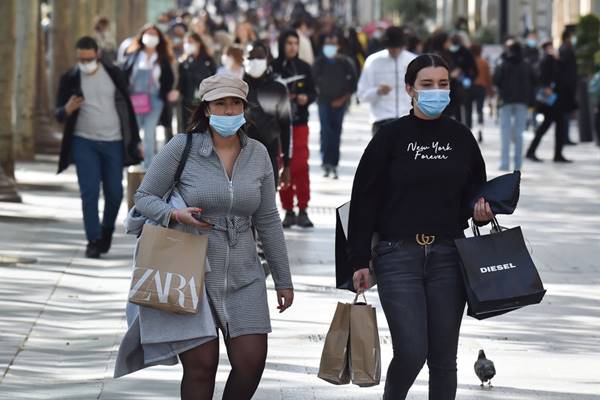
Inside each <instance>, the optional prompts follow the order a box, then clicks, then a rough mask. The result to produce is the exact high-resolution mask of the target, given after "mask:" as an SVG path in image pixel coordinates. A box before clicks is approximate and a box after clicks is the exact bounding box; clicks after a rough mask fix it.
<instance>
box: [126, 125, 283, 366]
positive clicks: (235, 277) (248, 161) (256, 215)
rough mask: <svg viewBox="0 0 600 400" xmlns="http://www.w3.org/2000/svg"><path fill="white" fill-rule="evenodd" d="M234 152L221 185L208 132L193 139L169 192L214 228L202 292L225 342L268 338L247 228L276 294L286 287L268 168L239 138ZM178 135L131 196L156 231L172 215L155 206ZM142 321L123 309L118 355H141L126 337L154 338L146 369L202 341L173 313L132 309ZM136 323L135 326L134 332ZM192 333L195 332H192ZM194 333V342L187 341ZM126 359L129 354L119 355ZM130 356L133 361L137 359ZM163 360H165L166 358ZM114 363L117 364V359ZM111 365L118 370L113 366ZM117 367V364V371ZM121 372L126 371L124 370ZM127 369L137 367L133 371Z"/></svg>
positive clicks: (191, 323) (253, 144)
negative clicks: (125, 317)
mask: <svg viewBox="0 0 600 400" xmlns="http://www.w3.org/2000/svg"><path fill="white" fill-rule="evenodd" d="M240 141H241V144H242V149H241V151H240V154H239V156H238V158H237V159H236V161H235V164H234V167H233V174H232V177H231V179H229V177H228V175H227V173H226V171H225V168H224V167H223V164H222V163H221V161H220V159H219V157H218V156H217V153H216V152H215V151H214V150H213V141H212V137H211V135H210V134H209V133H199V134H193V140H192V147H191V151H190V154H189V158H188V160H187V162H186V165H185V168H184V170H183V172H182V175H181V179H180V183H179V185H178V186H177V188H176V190H177V191H178V193H179V194H180V195H181V197H182V198H183V200H184V201H185V203H186V204H187V205H188V207H199V208H202V210H203V216H204V217H206V218H208V219H210V220H211V222H213V223H215V227H214V228H213V229H211V230H209V231H207V232H204V233H208V235H209V239H208V254H207V256H208V262H209V265H210V271H209V272H207V273H206V280H205V287H206V292H207V294H208V301H209V305H210V308H211V310H212V313H213V317H214V321H215V324H216V327H217V328H219V329H220V330H221V331H222V332H223V334H224V335H225V336H229V337H231V338H234V337H237V336H241V335H247V334H263V333H269V332H271V323H270V318H269V310H268V306H267V293H266V284H265V273H264V270H263V268H262V265H261V262H260V259H259V257H258V255H257V253H256V243H255V240H254V237H253V234H252V229H251V225H254V227H255V228H256V230H257V232H258V235H259V237H260V239H261V240H262V243H263V248H264V252H265V257H266V259H267V262H268V264H269V267H270V269H271V272H272V276H273V280H274V282H275V288H276V289H286V288H292V280H291V274H290V269H289V262H288V256H287V249H286V245H285V239H284V235H283V229H282V226H281V220H280V218H279V212H278V210H277V206H276V203H275V185H274V179H273V167H272V166H271V161H270V158H269V155H268V153H267V150H266V148H265V147H264V146H263V145H262V144H261V143H259V142H258V141H256V140H254V139H250V138H248V137H247V136H245V135H243V134H241V135H240ZM185 142H186V138H185V134H179V135H176V136H175V137H174V138H173V139H172V140H171V141H169V142H168V143H167V144H166V145H165V147H164V148H163V149H162V150H161V151H160V152H159V153H158V154H157V155H156V156H155V157H154V158H153V160H152V165H151V166H150V168H149V169H148V171H147V172H146V175H145V177H144V180H143V182H142V184H141V185H140V188H139V189H138V191H137V192H136V194H135V207H136V209H137V211H138V212H140V213H141V214H143V215H144V216H146V217H148V218H149V219H151V220H153V221H156V222H158V223H159V224H161V225H162V226H169V221H170V217H171V213H172V212H173V210H174V209H175V208H174V207H173V206H172V205H171V204H168V203H166V202H165V201H164V200H163V197H164V195H165V194H166V193H167V192H168V191H169V190H170V189H171V187H172V184H173V179H174V175H175V171H176V170H177V166H178V165H179V161H180V158H181V155H182V153H183V149H184V147H185ZM139 309H140V310H139V313H140V316H144V315H143V314H144V313H143V312H142V311H146V313H145V316H144V318H143V319H140V320H139V321H135V318H131V317H132V316H131V315H129V309H128V323H129V325H130V327H129V329H130V330H132V329H134V330H138V331H140V332H141V335H140V334H139V332H133V333H132V332H129V331H128V332H127V334H126V336H125V339H124V340H123V342H122V344H121V348H120V350H119V353H122V352H123V353H131V349H133V348H135V347H136V348H137V349H138V352H139V350H143V348H144V346H143V342H144V340H141V342H142V343H141V344H140V343H137V344H136V343H126V339H127V337H130V338H137V337H140V336H142V337H143V336H144V332H156V335H159V336H160V335H162V337H163V339H164V340H166V341H168V342H167V343H165V342H164V341H163V342H161V338H160V337H147V335H146V337H145V341H146V342H152V343H159V344H161V345H163V347H156V346H154V347H153V348H152V349H150V348H148V350H152V352H153V353H156V349H157V348H159V349H160V348H164V349H165V351H164V355H161V354H158V355H157V354H153V355H152V360H149V359H148V358H147V357H143V358H145V359H146V362H147V363H148V364H150V362H151V363H152V364H155V363H160V361H161V359H163V360H164V361H166V362H164V363H167V364H172V363H173V361H175V362H176V360H173V356H174V355H175V354H176V353H179V352H181V351H184V350H186V349H187V348H190V347H193V345H194V344H196V345H199V344H201V343H202V341H198V342H194V339H195V338H202V337H205V335H206V333H205V328H206V327H202V326H199V325H198V324H199V323H200V322H198V323H196V322H195V321H201V318H200V317H199V316H198V315H176V314H171V313H168V312H165V311H159V310H151V312H148V311H150V309H148V308H146V307H139ZM136 324H137V326H136ZM195 330H197V332H195ZM195 335H197V336H195ZM124 357H126V358H129V359H133V358H134V355H133V354H124ZM136 357H137V358H138V359H139V357H140V355H139V354H137V355H136ZM167 359H169V360H167ZM117 363H118V364H119V360H118V361H117ZM117 367H119V365H117ZM121 367H124V366H121ZM121 369H122V371H121V373H118V374H117V373H116V374H115V375H123V374H125V373H129V372H131V366H128V367H126V368H125V370H127V371H125V370H123V368H121ZM135 369H139V367H136V368H135Z"/></svg>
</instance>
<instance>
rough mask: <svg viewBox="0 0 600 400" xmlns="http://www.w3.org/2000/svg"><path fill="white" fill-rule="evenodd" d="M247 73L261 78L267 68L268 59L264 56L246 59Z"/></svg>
mask: <svg viewBox="0 0 600 400" xmlns="http://www.w3.org/2000/svg"><path fill="white" fill-rule="evenodd" d="M244 68H245V69H246V73H247V74H248V75H250V76H251V77H253V78H260V77H261V76H263V74H264V73H265V71H266V70H267V60H265V59H264V58H255V59H252V60H246V62H245V63H244Z"/></svg>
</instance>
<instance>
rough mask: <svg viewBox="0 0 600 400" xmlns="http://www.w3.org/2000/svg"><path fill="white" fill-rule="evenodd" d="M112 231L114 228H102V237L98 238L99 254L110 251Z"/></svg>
mask: <svg viewBox="0 0 600 400" xmlns="http://www.w3.org/2000/svg"><path fill="white" fill-rule="evenodd" d="M114 231H115V228H112V229H107V228H104V227H102V236H100V240H98V249H99V250H100V253H101V254H105V253H108V250H110V245H111V244H112V236H113V232H114Z"/></svg>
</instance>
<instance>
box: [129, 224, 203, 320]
mask: <svg viewBox="0 0 600 400" xmlns="http://www.w3.org/2000/svg"><path fill="white" fill-rule="evenodd" d="M138 246H139V247H138V251H137V255H136V259H135V269H134V271H133V277H132V279H131V288H130V291H129V301H130V302H132V303H135V304H139V305H143V306H147V307H152V308H157V309H160V310H164V311H170V312H175V313H181V314H195V313H197V312H198V304H199V302H200V301H201V299H202V292H203V291H204V272H205V268H206V251H207V248H208V236H207V235H192V234H189V233H185V232H180V231H177V230H174V229H168V228H163V227H161V226H156V225H151V224H145V225H144V227H143V230H142V236H141V237H140V239H139V244H138Z"/></svg>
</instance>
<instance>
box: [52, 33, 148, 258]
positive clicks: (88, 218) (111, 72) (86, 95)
mask: <svg viewBox="0 0 600 400" xmlns="http://www.w3.org/2000/svg"><path fill="white" fill-rule="evenodd" d="M76 50H77V60H78V65H77V66H75V67H73V68H71V69H70V70H69V71H67V72H65V73H64V74H63V75H62V77H61V78H60V84H59V88H58V95H57V99H56V110H55V116H56V119H57V120H58V121H59V122H64V124H65V128H64V132H63V139H62V144H61V152H60V160H59V162H58V173H60V172H62V171H63V170H65V169H66V168H67V167H68V166H69V164H71V163H72V162H74V163H75V166H76V167H77V180H78V182H79V190H80V193H81V201H82V206H83V221H84V226H85V234H86V237H87V240H88V245H87V249H86V252H85V254H86V256H87V257H90V258H99V257H100V254H101V253H106V252H108V250H109V249H110V245H111V241H112V234H113V231H114V228H115V220H116V218H117V214H118V212H119V207H120V205H121V200H122V199H123V185H122V183H121V181H122V178H123V167H124V166H127V165H133V164H138V163H139V162H140V161H141V160H142V157H141V154H140V149H139V144H140V137H139V131H138V126H137V123H136V120H135V114H134V112H133V107H132V105H131V101H130V99H129V93H128V90H127V86H128V85H127V81H126V79H125V77H124V76H123V75H122V72H121V71H120V70H119V69H118V68H117V67H115V66H113V65H109V64H105V63H104V62H102V61H101V60H99V54H98V45H97V43H96V41H95V40H94V39H93V38H91V37H82V38H81V39H79V40H78V41H77V44H76ZM101 183H102V188H103V192H104V200H105V202H104V214H103V218H102V225H100V221H99V217H98V199H99V196H100V184H101Z"/></svg>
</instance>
